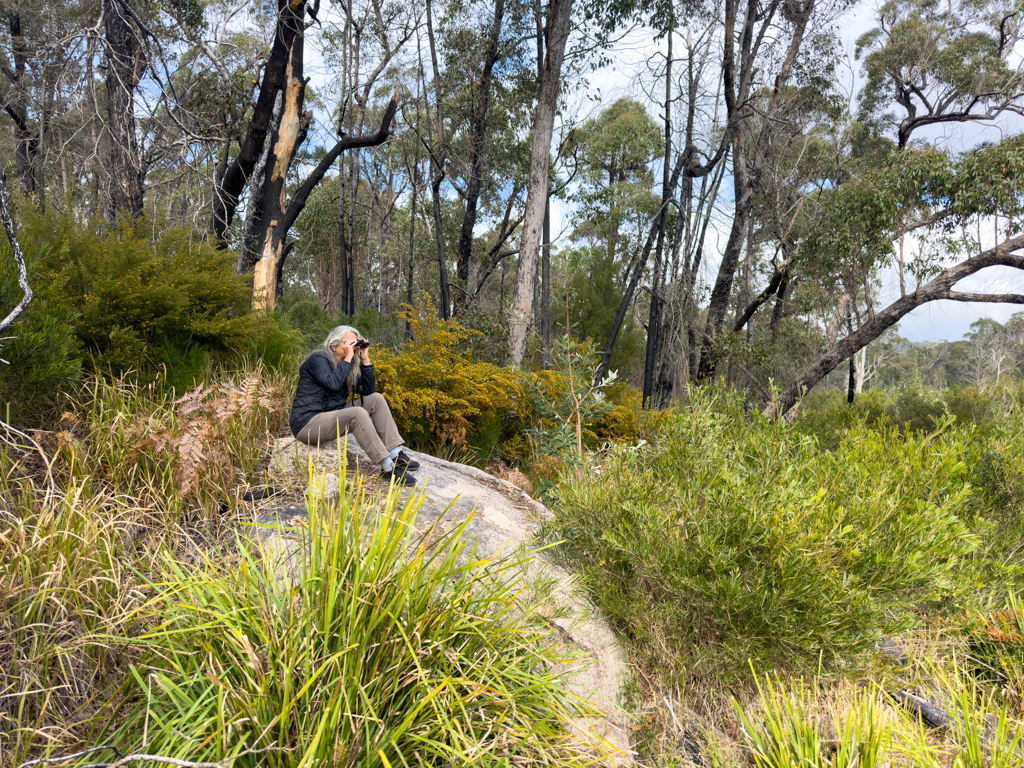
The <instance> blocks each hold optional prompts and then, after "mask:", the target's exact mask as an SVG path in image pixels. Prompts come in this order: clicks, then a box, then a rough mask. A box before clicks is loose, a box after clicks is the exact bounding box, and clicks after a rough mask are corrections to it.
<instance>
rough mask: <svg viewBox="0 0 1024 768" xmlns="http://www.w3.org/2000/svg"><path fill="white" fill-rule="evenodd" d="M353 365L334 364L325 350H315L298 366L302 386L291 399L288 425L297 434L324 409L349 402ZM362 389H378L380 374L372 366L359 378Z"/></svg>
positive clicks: (369, 392) (364, 391)
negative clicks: (350, 377)
mask: <svg viewBox="0 0 1024 768" xmlns="http://www.w3.org/2000/svg"><path fill="white" fill-rule="evenodd" d="M351 372H352V364H351V363H346V362H344V361H341V362H339V363H338V364H337V365H332V364H331V359H330V358H329V357H328V356H327V353H326V352H314V353H313V354H312V355H310V356H309V357H307V358H306V361H305V362H304V363H303V364H302V365H301V366H300V368H299V386H298V388H297V389H296V390H295V399H294V400H293V401H292V415H291V418H290V419H289V420H288V425H289V426H290V427H291V428H292V434H293V435H297V434H298V433H299V432H300V431H301V430H302V428H303V427H304V426H306V424H308V423H309V420H310V419H312V418H313V417H314V416H316V415H317V414H318V413H323V412H324V411H337V410H340V409H341V408H344V407H345V406H346V405H347V404H348V397H349V391H348V375H349V374H350V373H351ZM358 389H359V391H358V392H356V393H355V394H358V395H362V396H364V397H365V396H366V395H372V394H373V393H374V392H376V391H377V376H376V375H375V374H374V372H373V366H372V365H364V366H363V369H362V374H361V376H360V378H359V384H358Z"/></svg>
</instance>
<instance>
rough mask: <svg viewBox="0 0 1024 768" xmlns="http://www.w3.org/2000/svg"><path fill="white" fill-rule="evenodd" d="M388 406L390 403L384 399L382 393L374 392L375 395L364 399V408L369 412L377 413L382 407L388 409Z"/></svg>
mask: <svg viewBox="0 0 1024 768" xmlns="http://www.w3.org/2000/svg"><path fill="white" fill-rule="evenodd" d="M387 404H388V401H387V400H385V399H384V395H382V394H381V393H380V392H374V393H373V394H370V395H366V396H365V397H363V407H364V408H366V409H367V410H368V411H375V410H377V409H378V408H380V407H381V406H382V405H383V406H385V407H387Z"/></svg>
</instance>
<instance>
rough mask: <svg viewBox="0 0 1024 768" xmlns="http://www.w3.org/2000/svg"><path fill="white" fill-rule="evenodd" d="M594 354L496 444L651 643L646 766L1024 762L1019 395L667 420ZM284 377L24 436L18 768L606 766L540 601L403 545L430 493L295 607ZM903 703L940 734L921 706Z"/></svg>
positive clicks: (391, 510) (8, 484) (605, 592)
mask: <svg viewBox="0 0 1024 768" xmlns="http://www.w3.org/2000/svg"><path fill="white" fill-rule="evenodd" d="M437 333H438V334H440V335H439V336H438V338H437V339H435V342H434V343H436V344H442V343H444V342H443V341H442V340H440V339H443V338H444V333H443V329H440V330H438V331H437ZM422 335H423V336H424V337H425V338H426V337H428V336H429V332H423V334H422ZM402 354H403V353H402V351H401V349H399V350H396V352H395V353H394V356H392V357H391V358H390V359H391V360H395V359H396V358H398V357H400V356H401V355H402ZM451 354H453V355H454V354H455V352H454V351H451ZM592 354H593V350H592V348H591V347H590V346H588V345H587V344H585V343H577V342H572V341H570V340H565V341H564V343H563V344H562V345H561V346H560V347H559V348H558V349H556V350H555V354H554V355H553V356H552V363H553V368H552V370H551V371H550V372H549V373H547V374H544V375H543V376H537V377H534V378H532V379H529V380H527V379H524V380H522V381H519V382H516V383H515V385H516V386H517V387H521V388H522V389H521V390H515V392H514V394H515V395H516V396H517V397H518V396H531V395H532V397H531V401H532V405H528V404H526V403H522V404H521V407H522V409H523V412H524V413H527V414H528V416H527V417H519V418H524V420H525V421H526V422H527V426H526V428H523V426H522V424H521V422H517V423H519V424H520V427H519V429H520V430H521V431H520V432H519V433H517V434H516V435H513V437H512V438H511V439H506V441H505V443H504V444H503V445H505V446H507V447H508V448H509V450H507V451H506V452H505V453H503V454H502V457H503V458H504V459H506V460H507V461H509V462H510V463H516V464H518V465H519V466H520V467H521V468H522V469H523V470H524V471H526V472H527V473H528V474H530V475H531V477H532V479H533V480H534V481H535V483H536V485H537V487H538V489H539V493H541V494H542V495H543V499H544V500H545V501H546V502H547V503H548V504H549V506H550V507H551V509H552V510H553V511H554V512H555V514H556V517H555V519H554V521H553V522H552V523H551V525H550V526H549V528H548V529H547V530H546V531H545V532H544V535H545V537H546V538H547V540H549V541H561V542H563V543H562V544H561V545H560V551H561V552H562V555H563V556H564V557H565V558H566V560H567V561H568V562H569V563H570V565H571V567H572V568H573V569H574V570H576V571H577V572H579V573H580V576H581V579H582V581H583V583H584V584H585V585H586V586H587V588H589V589H590V590H591V594H592V595H593V598H594V600H595V602H596V603H597V604H598V605H599V606H600V608H601V609H602V610H603V611H604V612H605V613H606V614H607V615H608V616H609V618H610V619H611V620H612V622H613V624H614V625H615V627H616V629H617V630H618V632H619V633H620V637H621V638H622V641H623V643H624V645H625V647H626V649H627V650H628V652H629V654H630V657H631V659H632V661H633V663H634V673H633V675H632V682H631V683H630V686H629V689H628V697H627V699H628V700H627V701H626V702H625V703H626V706H627V709H628V710H629V712H630V713H631V717H632V728H633V743H634V748H635V749H636V750H637V759H638V761H639V763H640V764H642V765H662V766H669V765H688V764H702V765H715V766H723V768H724V766H738V765H741V764H751V763H752V764H756V765H758V766H759V768H760V767H763V768H768V766H771V767H772V768H784V767H785V766H797V765H800V766H818V765H820V766H822V768H825V766H830V767H831V768H836V767H837V766H846V767H847V768H853V766H869V765H879V766H881V765H883V764H888V765H894V766H897V765H900V766H901V765H905V766H911V767H913V768H917V767H918V766H925V767H927V768H932V766H936V767H937V766H955V765H958V766H963V768H973V766H979V768H980V767H981V766H992V768H997V767H1000V768H1001V766H1004V765H1005V766H1010V765H1019V764H1020V762H1019V758H1020V754H1021V751H1020V733H1021V731H1020V718H1021V716H1022V714H1024V699H1022V695H1024V609H1022V607H1021V604H1020V602H1019V601H1018V599H1017V595H1018V594H1019V592H1020V589H1021V586H1022V584H1024V559H1022V556H1021V553H1020V542H1021V522H1020V513H1021V512H1022V511H1024V458H1022V457H1024V450H1022V442H1024V429H1022V426H1024V425H1022V423H1021V419H1022V415H1021V411H1020V407H1019V406H1020V402H1021V393H1020V389H1019V388H1016V387H1003V388H1002V389H999V390H998V391H995V392H992V391H989V392H977V391H966V390H964V391H958V392H953V391H939V390H925V389H919V390H916V391H915V392H911V393H910V394H908V392H907V391H900V392H893V393H890V394H885V393H879V394H872V395H871V396H870V397H866V398H862V400H861V403H860V405H858V406H855V407H854V408H850V407H849V406H846V405H845V403H840V402H838V400H836V399H833V398H832V396H831V395H829V394H828V393H825V394H823V395H821V396H818V397H816V398H808V399H807V400H806V401H805V402H804V403H803V404H802V406H801V408H802V411H801V414H800V417H799V418H798V419H797V420H796V422H795V423H794V424H792V425H787V424H770V423H768V422H766V421H765V420H763V419H762V418H761V417H759V416H757V415H751V414H750V413H749V412H748V411H746V410H745V409H744V404H743V400H742V398H741V397H740V396H739V395H737V394H734V393H732V392H730V391H727V390H724V389H715V388H711V389H707V390H695V391H693V392H691V393H690V394H689V395H688V396H687V398H686V401H685V402H683V403H680V404H678V405H677V406H676V407H674V408H672V409H670V410H668V411H664V412H660V413H654V414H648V413H644V412H641V411H640V410H639V408H638V407H637V403H636V400H635V399H633V398H631V397H629V395H628V392H627V393H625V394H624V393H623V389H624V387H625V386H626V385H622V384H619V383H612V384H611V385H610V386H608V387H604V388H601V387H597V388H595V387H594V386H593V380H592V377H591V375H590V372H591V370H592V367H588V366H589V365H590V364H591V362H592ZM383 359H384V360H385V361H386V360H388V357H387V356H384V358H383ZM388 364H392V365H396V364H402V363H400V362H398V363H388ZM439 389H440V387H439ZM290 391H291V373H290V372H289V371H284V372H277V373H275V372H273V371H268V370H266V369H264V368H262V367H260V366H250V367H248V368H246V369H244V370H241V371H237V372H234V373H233V374H227V373H222V374H216V375H211V376H210V377H209V378H208V379H207V380H206V381H204V382H201V383H199V384H198V385H197V386H196V387H195V388H193V389H192V390H190V391H189V392H188V393H187V394H186V395H185V396H176V395H175V394H174V393H173V392H170V391H164V390H161V388H160V387H159V385H158V383H149V384H137V383H132V381H131V380H130V379H127V378H123V377H122V378H105V377H90V378H88V379H86V383H85V385H84V386H83V387H81V388H79V389H76V390H75V391H74V392H73V393H72V394H69V395H68V396H67V397H66V398H65V401H64V406H65V408H64V410H63V411H62V415H61V416H60V419H59V421H58V422H57V424H56V426H55V428H54V429H52V430H45V431H34V432H31V433H20V434H18V433H15V432H7V433H6V434H5V445H4V446H3V448H2V449H0V450H2V454H0V467H2V473H0V563H2V572H0V720H2V721H3V727H2V728H0V750H2V753H0V764H3V765H11V766H16V765H20V764H21V763H23V762H25V761H28V760H31V759H39V758H42V757H55V756H59V755H65V754H68V753H71V752H74V751H75V750H80V749H86V748H90V747H98V746H109V745H114V746H116V747H117V749H118V750H119V753H120V754H121V755H127V754H129V753H130V752H132V751H144V752H148V753H151V754H155V753H159V754H162V755H165V756H174V757H176V758H177V759H184V760H207V761H219V760H225V759H232V758H236V759H234V760H233V762H232V764H237V765H247V764H248V765H269V764H274V765H282V766H285V765H299V764H303V760H305V761H306V762H309V761H317V760H326V761H327V762H328V763H330V764H335V765H381V766H387V765H399V764H406V763H408V764H417V763H419V764H430V765H442V764H444V765H447V764H450V763H451V762H452V760H455V759H456V756H462V758H465V757H466V756H471V757H472V762H473V764H475V765H513V764H519V763H531V764H532V763H535V762H541V763H545V764H552V765H573V764H586V763H587V761H588V760H590V759H592V757H593V755H594V753H593V752H591V751H587V750H581V749H580V748H579V745H578V744H575V743H574V742H572V741H571V739H569V736H568V734H570V732H571V731H570V729H569V727H568V719H569V718H570V716H571V715H572V714H574V713H576V714H578V712H579V711H580V709H581V708H583V709H585V703H583V702H579V701H573V700H571V699H569V698H566V696H565V694H564V692H563V689H564V686H561V684H560V683H559V681H558V680H557V679H556V678H555V677H553V676H552V675H551V674H550V672H547V671H546V670H547V669H549V667H550V662H551V660H552V659H553V657H552V654H553V653H554V650H553V648H552V647H551V645H550V644H549V642H548V640H547V638H546V636H545V635H544V630H543V627H542V626H538V625H533V624H529V623H528V622H527V623H525V624H520V623H517V622H518V621H519V618H516V620H515V621H513V620H512V618H511V617H512V616H513V615H514V616H516V617H522V616H528V615H529V614H530V612H529V610H528V606H526V608H527V610H522V611H519V610H518V609H517V606H518V607H520V608H521V607H524V606H523V605H522V603H521V601H522V600H523V596H522V595H521V594H518V593H517V592H516V591H515V590H512V589H511V588H510V587H509V586H508V584H509V582H508V581H507V580H504V581H503V580H501V579H499V580H497V581H495V580H494V579H493V578H492V577H493V573H489V572H487V567H483V566H481V568H480V569H470V570H469V571H464V570H459V569H458V568H456V567H455V566H454V565H453V563H454V560H453V559H452V558H454V557H455V555H456V554H457V549H458V547H459V546H460V545H459V544H458V542H457V541H456V540H455V539H451V540H449V541H447V542H446V543H445V545H444V546H443V547H441V548H440V549H439V550H436V551H433V553H432V554H430V555H427V554H426V553H423V554H422V556H421V557H419V559H417V558H413V559H411V560H410V559H406V558H403V557H399V556H398V555H397V554H396V553H397V552H398V550H399V549H402V548H403V547H404V544H403V542H402V541H401V540H400V538H401V537H399V536H398V533H397V528H396V527H395V526H396V525H398V522H400V521H402V520H408V519H409V517H410V516H411V515H414V514H415V504H414V503H412V504H411V505H410V504H406V505H403V504H400V503H397V502H396V501H395V500H394V499H390V500H388V502H387V503H386V504H385V505H384V509H385V510H386V512H385V514H384V523H385V524H384V525H383V526H378V527H377V528H376V529H375V530H379V531H380V533H379V536H378V535H376V534H375V537H371V539H370V545H369V546H371V548H372V547H378V548H379V551H377V550H374V551H375V552H377V554H375V555H374V557H373V558H370V560H372V561H373V564H374V565H373V567H374V568H376V569H377V570H376V571H374V572H373V573H370V572H369V571H367V570H366V568H364V565H366V564H367V563H369V560H367V559H366V557H365V553H364V554H363V556H362V559H360V555H359V553H358V552H357V551H356V550H357V549H358V548H353V546H352V545H350V544H346V543H345V542H346V541H351V539H346V538H345V537H339V536H331V535H330V534H329V533H328V535H327V536H325V537H323V538H317V539H315V540H313V541H312V542H311V548H310V549H309V550H308V551H307V558H308V561H307V563H308V568H307V570H306V571H305V572H304V576H303V579H304V580H303V582H302V584H301V585H299V587H298V588H297V589H295V590H289V589H286V588H285V587H283V586H282V584H281V583H279V582H278V581H277V580H276V579H275V578H273V577H272V576H271V574H270V573H268V571H267V570H266V565H265V563H264V561H263V560H262V559H261V557H260V555H259V553H258V552H257V551H254V550H253V548H252V545H250V544H247V543H246V542H247V539H246V538H245V536H244V534H243V531H244V528H245V523H247V522H248V521H249V519H250V516H251V510H249V508H248V507H247V505H246V504H245V503H243V502H242V501H241V494H242V492H243V491H244V490H247V489H249V488H251V487H254V486H258V485H260V484H261V483H263V482H265V481H264V476H263V470H264V462H265V457H266V453H265V451H266V447H267V445H268V442H269V440H271V439H272V438H273V437H275V436H277V435H280V434H282V430H283V425H284V419H285V418H286V416H287V410H288V405H289V403H288V400H289V393H290ZM480 402H481V404H483V405H485V406H486V397H485V396H484V397H483V399H482V400H481V401H480ZM410 413H411V412H410ZM965 414H968V415H969V417H968V415H965ZM970 414H973V415H970ZM435 418H438V416H437V415H436V414H435ZM915 419H916V420H917V421H915ZM428 432H429V430H428ZM609 434H613V435H618V436H619V440H618V441H617V442H616V441H608V440H607V437H608V435H609ZM435 447H436V446H435ZM446 450H448V451H449V452H450V456H451V457H452V458H456V459H458V458H459V457H460V456H463V457H464V456H466V455H469V453H470V452H471V451H472V448H471V447H470V446H469V445H468V444H466V445H463V446H461V447H459V446H455V445H451V444H449V446H448V448H447V449H446ZM477 458H478V459H479V458H480V456H479V455H478V456H477ZM374 501H375V500H374ZM309 504H310V508H311V510H313V511H314V513H316V512H317V511H318V510H320V509H321V507H320V506H319V502H318V501H317V500H316V499H310V500H309ZM338 504H339V506H338V507H336V508H334V509H332V510H331V511H332V513H333V514H334V515H336V516H337V519H338V520H339V521H341V522H338V523H337V524H338V525H343V524H344V525H349V526H351V525H358V524H361V521H363V519H364V517H365V516H366V515H367V514H369V510H370V509H371V508H376V507H375V504H368V503H367V496H365V495H364V494H363V492H362V490H361V489H360V488H359V487H358V486H357V487H356V488H355V489H354V490H353V491H352V492H351V493H349V494H348V495H345V496H343V497H342V499H341V500H340V501H339V502H338ZM328 528H329V529H330V526H329V525H328ZM331 530H333V529H331ZM339 530H340V529H339ZM364 538H365V537H364ZM367 567H368V566H367ZM489 567H491V568H498V569H514V568H515V567H516V564H515V563H514V562H510V563H500V564H497V565H494V566H489ZM508 572H511V570H508ZM501 583H504V584H505V587H498V586H496V585H497V584H501ZM381 633H383V634H384V635H386V636H388V637H390V638H392V640H393V642H392V643H391V644H390V645H387V646H385V645H380V644H378V643H375V642H371V640H370V638H371V637H378V636H381ZM310 637H315V638H320V639H319V640H318V641H317V642H316V643H310V642H308V641H307V640H306V639H308V638H310ZM880 643H881V646H880V645H879V644H880ZM880 647H881V648H882V650H879V648H880ZM357 648H359V649H364V651H365V653H357V652H356V651H355V649H357ZM366 649H371V650H372V653H370V651H368V650H366ZM374 654H377V656H374ZM371 657H372V658H371ZM297 660H298V661H297ZM300 661H301V663H299V662H300ZM385 669H386V670H389V676H388V675H385V676H383V677H382V676H381V675H380V674H379V672H380V670H385ZM907 693H909V694H912V695H915V696H919V697H920V698H921V699H922V700H924V701H928V702H932V703H935V704H936V705H937V706H938V707H939V708H940V709H942V710H944V712H945V713H946V716H947V717H948V720H949V722H948V723H947V724H946V726H945V730H944V731H942V732H939V731H932V730H927V729H924V728H923V727H922V726H921V725H920V724H919V723H918V722H917V721H916V720H915V719H914V717H913V715H912V714H910V713H908V711H907V710H906V709H905V708H904V707H901V706H896V705H895V702H894V701H893V699H892V697H893V695H903V694H907ZM327 734H331V736H330V738H328V735H327ZM243 752H244V753H246V754H244V755H242V754H241V753H243ZM115 758H116V755H115V753H113V752H112V751H110V750H107V751H106V752H104V753H91V754H90V755H87V756H84V757H83V758H82V759H81V760H79V761H78V762H79V763H82V764H86V763H90V762H97V761H113V760H115ZM1015 761H1018V762H1015ZM67 764H73V763H67Z"/></svg>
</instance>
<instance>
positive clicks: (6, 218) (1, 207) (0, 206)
mask: <svg viewBox="0 0 1024 768" xmlns="http://www.w3.org/2000/svg"><path fill="white" fill-rule="evenodd" d="M0 219H2V220H3V224H4V231H6V232H7V239H8V240H10V242H11V253H12V254H14V263H15V265H17V267H18V285H20V286H21V290H22V297H21V301H19V302H18V306H16V307H15V308H14V309H13V310H11V312H10V314H8V315H7V317H5V318H4V319H3V320H0V331H2V330H4V328H7V327H8V326H9V325H11V324H12V323H13V322H14V321H15V320H17V319H18V315H20V314H21V313H22V312H24V311H25V307H27V306H28V303H29V302H30V301H32V289H31V288H29V285H28V270H27V269H26V267H25V257H24V255H22V253H21V246H20V245H18V233H17V232H15V231H14V220H13V219H12V218H11V207H10V205H9V204H8V202H7V174H6V173H5V172H4V167H3V165H2V164H0Z"/></svg>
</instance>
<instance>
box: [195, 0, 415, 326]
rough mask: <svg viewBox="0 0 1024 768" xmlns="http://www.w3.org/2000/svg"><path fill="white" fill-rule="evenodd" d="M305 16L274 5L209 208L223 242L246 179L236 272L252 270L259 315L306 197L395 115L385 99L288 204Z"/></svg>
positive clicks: (303, 121) (378, 136) (294, 5)
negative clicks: (243, 129)
mask: <svg viewBox="0 0 1024 768" xmlns="http://www.w3.org/2000/svg"><path fill="white" fill-rule="evenodd" d="M306 12H307V5H306V3H305V2H304V0H279V4H278V20H277V31H276V34H275V36H274V47H273V48H272V49H271V53H270V58H269V59H268V61H267V65H266V67H265V71H264V78H263V85H262V86H261V89H260V94H259V96H258V98H257V101H256V109H255V110H254V116H253V121H252V122H251V123H250V125H249V131H248V132H247V134H246V138H245V139H244V140H243V142H242V147H241V149H240V150H239V154H238V157H236V158H235V160H234V162H232V163H231V165H230V166H229V167H228V170H227V171H226V172H225V174H224V179H223V181H222V183H221V188H220V189H219V190H218V194H217V195H216V198H215V203H214V229H215V233H216V232H217V231H219V234H220V236H225V235H226V228H227V226H228V225H230V223H231V218H232V217H233V216H234V212H235V210H236V208H237V204H238V200H239V196H240V194H241V192H242V190H243V189H244V185H245V182H246V181H247V180H251V183H252V189H251V192H252V195H251V201H252V202H251V203H250V209H251V210H250V211H249V212H248V216H247V221H246V231H247V236H246V238H245V240H246V242H247V243H249V245H247V246H246V248H245V249H243V254H242V261H241V263H240V265H239V271H242V272H245V271H248V270H249V269H253V270H254V272H255V274H254V278H253V307H254V308H256V309H258V310H263V311H267V310H271V309H273V308H274V305H275V304H276V303H277V297H278V294H279V292H280V291H279V285H280V276H281V272H282V269H283V263H284V261H285V259H286V258H287V256H288V253H289V252H290V250H291V244H290V243H288V242H287V237H288V231H289V230H290V229H291V226H292V224H294V223H295V219H296V218H298V216H299V214H300V213H301V212H302V209H303V208H304V207H305V205H306V201H307V200H308V199H309V195H310V193H311V192H312V191H313V189H315V188H316V186H317V184H319V183H320V181H321V179H323V177H324V174H326V173H327V171H328V170H329V169H330V168H331V167H332V166H333V165H334V161H335V160H337V159H338V156H339V155H340V154H341V153H342V152H346V151H348V150H351V149H358V148H360V147H375V146H378V145H380V144H383V143H384V141H386V140H387V137H388V135H389V132H390V127H391V122H392V120H393V119H394V116H395V111H396V110H397V109H398V101H397V98H392V99H391V102H390V103H389V104H388V106H387V109H386V110H385V111H384V116H383V118H382V120H381V126H380V129H379V130H378V131H377V132H376V133H373V134H369V135H358V136H344V135H343V136H341V137H340V138H339V139H338V141H337V142H336V143H335V145H334V146H333V147H332V148H331V149H330V150H328V151H327V153H326V154H325V155H324V157H323V159H322V160H321V161H320V163H319V164H318V165H317V166H316V168H314V169H313V171H312V173H310V175H309V176H308V177H307V178H306V179H305V181H303V182H302V184H300V185H299V187H298V188H297V189H296V190H295V192H294V193H293V194H292V196H291V200H290V201H289V200H288V196H287V183H286V180H287V174H288V169H289V168H290V166H291V163H292V161H293V160H294V158H295V153H296V151H297V150H298V148H299V146H301V145H302V143H303V142H304V141H305V140H306V132H307V130H308V128H309V125H310V122H311V121H312V114H311V113H309V112H304V111H303V106H304V104H305V95H306V78H305V77H304V73H303V55H304V49H305V16H306ZM257 117H258V118H259V120H257ZM257 148H258V150H259V151H258V152H256V149H257ZM254 152H255V154H253V153H254ZM256 171H259V172H258V173H256ZM250 222H251V223H250ZM221 242H223V240H221Z"/></svg>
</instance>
